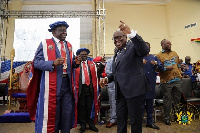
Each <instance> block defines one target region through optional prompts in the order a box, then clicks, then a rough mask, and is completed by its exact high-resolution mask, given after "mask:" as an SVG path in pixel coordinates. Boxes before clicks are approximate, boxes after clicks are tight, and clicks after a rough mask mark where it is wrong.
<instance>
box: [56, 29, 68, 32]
mask: <svg viewBox="0 0 200 133" xmlns="http://www.w3.org/2000/svg"><path fill="white" fill-rule="evenodd" d="M56 31H58V32H67V29H56Z"/></svg>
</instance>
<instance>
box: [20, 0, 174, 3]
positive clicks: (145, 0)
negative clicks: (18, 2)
mask: <svg viewBox="0 0 200 133" xmlns="http://www.w3.org/2000/svg"><path fill="white" fill-rule="evenodd" d="M23 1H24V2H92V1H93V0H23ZM97 1H98V0H97ZM169 1H171V0H104V2H121V3H166V2H169Z"/></svg>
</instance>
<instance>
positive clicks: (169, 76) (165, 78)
mask: <svg viewBox="0 0 200 133" xmlns="http://www.w3.org/2000/svg"><path fill="white" fill-rule="evenodd" d="M157 57H158V59H160V61H161V63H162V64H163V66H164V67H166V66H173V70H171V71H161V72H160V79H161V80H160V81H161V83H170V82H171V81H175V80H176V81H177V80H178V79H179V80H180V79H181V78H182V76H181V71H180V69H179V68H178V61H179V56H178V55H177V53H176V52H175V51H170V52H166V51H161V52H159V53H158V54H157Z"/></svg>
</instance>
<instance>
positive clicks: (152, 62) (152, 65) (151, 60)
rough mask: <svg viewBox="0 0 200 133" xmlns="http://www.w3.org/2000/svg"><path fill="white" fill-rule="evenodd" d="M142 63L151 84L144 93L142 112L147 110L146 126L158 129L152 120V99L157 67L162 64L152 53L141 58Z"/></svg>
mask: <svg viewBox="0 0 200 133" xmlns="http://www.w3.org/2000/svg"><path fill="white" fill-rule="evenodd" d="M146 45H147V46H148V47H149V52H150V44H149V43H148V42H146ZM143 64H144V71H145V74H146V76H147V78H148V80H149V83H150V86H151V91H149V92H147V93H146V94H145V103H146V104H145V105H146V106H145V105H144V107H143V112H144V109H145V108H146V112H147V124H146V127H150V128H153V129H158V130H159V129H160V128H159V127H158V126H156V125H155V124H154V122H153V116H152V115H153V100H154V98H155V86H156V76H157V72H156V71H157V69H159V70H163V65H162V64H161V62H160V60H159V59H158V58H157V57H156V56H155V55H152V54H149V53H148V54H147V55H146V56H145V57H144V58H143Z"/></svg>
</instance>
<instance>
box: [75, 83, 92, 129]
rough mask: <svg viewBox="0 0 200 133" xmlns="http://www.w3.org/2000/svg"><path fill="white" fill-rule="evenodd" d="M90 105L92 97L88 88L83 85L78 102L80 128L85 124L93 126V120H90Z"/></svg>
mask: <svg viewBox="0 0 200 133" xmlns="http://www.w3.org/2000/svg"><path fill="white" fill-rule="evenodd" d="M92 104H93V95H92V93H91V90H90V87H89V86H87V85H85V84H83V85H82V89H81V94H80V97H79V100H78V115H79V121H80V125H81V126H86V123H87V124H88V125H89V126H92V125H93V120H92V119H91V118H90V114H91V110H92Z"/></svg>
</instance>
